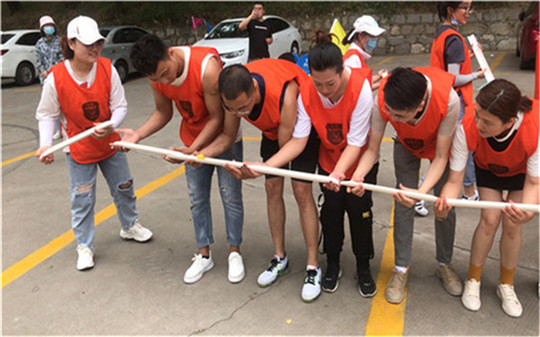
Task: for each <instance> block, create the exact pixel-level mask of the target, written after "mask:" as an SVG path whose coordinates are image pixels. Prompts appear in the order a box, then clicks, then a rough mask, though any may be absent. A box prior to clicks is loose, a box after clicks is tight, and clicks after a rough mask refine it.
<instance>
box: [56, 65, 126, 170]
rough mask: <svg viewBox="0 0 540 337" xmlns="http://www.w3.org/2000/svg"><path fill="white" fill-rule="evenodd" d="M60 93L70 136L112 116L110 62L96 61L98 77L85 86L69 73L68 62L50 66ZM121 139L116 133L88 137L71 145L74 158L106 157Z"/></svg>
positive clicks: (92, 160) (86, 160)
mask: <svg viewBox="0 0 540 337" xmlns="http://www.w3.org/2000/svg"><path fill="white" fill-rule="evenodd" d="M51 72H53V73H54V84H55V86H56V92H57V93H58V102H59V103H60V108H61V109H62V112H63V113H64V116H65V117H66V123H67V125H66V127H67V135H68V137H69V138H71V137H73V136H75V135H77V134H79V133H81V132H83V131H85V130H87V129H90V128H92V127H94V123H102V122H106V121H108V120H110V119H111V109H110V107H109V97H110V96H111V61H110V60H109V59H106V58H103V57H100V58H98V60H97V70H96V78H95V80H94V83H93V84H92V86H91V87H89V88H83V87H81V86H80V85H78V84H77V82H75V80H74V79H73V78H72V77H71V75H70V74H69V72H68V70H67V68H66V64H65V61H64V62H61V63H59V64H57V65H55V66H54V67H52V68H51ZM117 140H120V136H119V135H118V134H117V133H112V134H110V135H109V136H107V137H105V138H101V139H97V138H94V137H87V138H85V139H83V140H80V141H78V142H76V143H74V144H71V145H70V146H69V150H70V153H71V156H72V157H73V159H74V160H75V161H76V162H78V163H80V164H89V163H95V162H98V161H101V160H103V159H106V158H108V157H110V156H112V155H113V154H115V153H116V150H113V149H111V146H110V145H109V144H110V143H112V142H115V141H117Z"/></svg>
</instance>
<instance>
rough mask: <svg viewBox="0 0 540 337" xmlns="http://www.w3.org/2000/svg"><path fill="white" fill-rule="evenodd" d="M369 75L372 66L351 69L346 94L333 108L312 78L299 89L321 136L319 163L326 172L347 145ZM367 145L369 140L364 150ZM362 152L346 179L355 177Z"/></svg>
mask: <svg viewBox="0 0 540 337" xmlns="http://www.w3.org/2000/svg"><path fill="white" fill-rule="evenodd" d="M369 78H371V69H369V68H356V69H351V74H350V77H349V83H348V84H347V89H346V91H345V94H344V95H343V97H342V98H341V100H340V101H339V103H338V104H337V105H336V106H335V107H333V108H330V109H328V108H326V107H324V105H323V103H322V101H321V99H320V97H319V93H318V92H317V89H315V86H314V85H313V82H312V81H310V83H309V84H308V85H305V86H304V87H302V88H301V89H300V93H301V95H302V103H303V104H304V108H305V110H306V113H307V114H308V116H309V117H310V118H311V123H312V124H313V127H314V128H315V131H317V134H318V135H319V138H320V139H321V145H320V147H319V165H320V166H321V167H322V169H323V170H325V171H326V172H332V171H333V170H334V168H335V166H336V164H337V162H338V161H339V157H340V156H341V153H342V152H343V151H344V150H345V147H347V134H348V133H349V126H350V123H351V118H352V114H353V112H354V109H355V108H356V104H357V103H358V97H359V96H360V93H361V92H362V88H363V86H364V82H365V80H366V79H369ZM366 148H367V144H366V145H364V146H363V147H362V152H361V153H364V151H365V149H366ZM361 156H362V154H360V156H359V157H358V159H357V160H356V162H355V164H354V165H352V166H351V168H349V170H348V171H347V172H346V173H345V176H346V178H347V179H350V178H351V177H352V175H353V173H354V170H355V169H356V166H358V161H359V160H360V157H361Z"/></svg>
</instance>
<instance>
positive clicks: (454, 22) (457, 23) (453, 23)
mask: <svg viewBox="0 0 540 337" xmlns="http://www.w3.org/2000/svg"><path fill="white" fill-rule="evenodd" d="M451 22H452V25H454V26H456V27H459V26H461V25H460V24H459V22H458V20H457V19H456V18H452V21H451Z"/></svg>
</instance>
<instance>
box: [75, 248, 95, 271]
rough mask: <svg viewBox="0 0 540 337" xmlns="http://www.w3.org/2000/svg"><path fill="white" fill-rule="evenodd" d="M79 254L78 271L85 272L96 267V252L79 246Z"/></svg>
mask: <svg viewBox="0 0 540 337" xmlns="http://www.w3.org/2000/svg"><path fill="white" fill-rule="evenodd" d="M77 254H78V255H79V258H78V259H77V269H78V270H85V269H90V268H93V267H94V252H92V250H91V249H90V248H88V246H87V245H78V246H77Z"/></svg>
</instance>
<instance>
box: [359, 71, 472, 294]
mask: <svg viewBox="0 0 540 337" xmlns="http://www.w3.org/2000/svg"><path fill="white" fill-rule="evenodd" d="M454 80H455V76H454V75H452V74H449V73H447V72H445V71H443V70H439V69H436V68H432V67H424V68H415V69H410V68H396V69H394V70H393V71H392V73H391V75H390V76H388V77H387V78H384V79H383V80H382V81H381V85H380V87H379V92H378V94H377V105H378V109H374V110H373V114H372V118H371V134H370V139H369V145H368V148H367V150H366V152H365V153H364V155H363V156H362V158H361V159H360V163H359V164H358V167H357V169H356V171H355V173H354V175H353V178H352V180H355V181H359V182H361V181H363V180H364V177H365V176H366V174H367V173H368V172H369V170H370V169H371V167H372V166H373V164H375V162H376V161H377V158H378V154H379V149H380V145H381V142H382V138H383V135H384V130H385V128H386V124H387V123H388V122H390V123H391V124H392V126H393V127H394V129H395V130H396V134H397V135H396V137H395V138H394V171H395V175H396V186H397V187H398V188H401V189H403V190H414V191H418V192H421V193H428V192H429V191H430V190H431V189H432V188H434V190H435V194H436V195H439V194H440V191H441V189H442V186H443V185H444V183H445V182H446V179H447V176H448V155H449V151H450V145H451V144H452V138H453V136H454V131H455V129H456V123H457V118H458V115H459V106H460V102H459V97H458V95H457V93H456V92H455V90H454V89H453V88H452V87H453V85H454ZM422 158H426V159H429V160H430V162H431V163H430V166H429V169H428V171H427V175H426V178H425V179H424V182H423V183H422V184H421V185H420V186H418V177H419V171H420V161H421V159H422ZM349 190H350V191H352V192H353V193H355V194H357V195H358V196H362V195H363V193H364V188H363V187H362V186H361V185H359V186H357V187H355V188H352V189H351V188H349ZM394 199H395V200H396V201H397V203H395V212H394V247H395V268H394V270H393V272H392V277H391V278H390V280H389V282H388V285H387V287H386V292H385V296H386V300H387V301H388V302H390V303H394V304H398V303H401V301H403V299H404V297H405V287H406V285H407V277H408V273H409V266H410V264H411V260H412V259H411V255H412V239H413V228H414V204H415V202H416V200H414V199H412V198H409V197H407V196H404V195H403V194H401V193H396V194H395V195H394ZM455 224H456V217H455V213H450V214H449V215H448V217H447V218H445V219H436V220H435V237H436V246H437V255H436V259H437V261H438V266H437V269H436V275H437V276H438V277H439V278H440V279H441V281H442V283H443V287H444V289H445V290H446V291H447V292H448V293H450V294H451V295H453V296H460V295H461V293H462V288H463V286H462V284H461V282H460V280H459V278H458V276H457V275H456V273H455V271H454V270H453V268H452V266H451V265H450V262H451V259H452V250H453V245H454V236H455Z"/></svg>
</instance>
